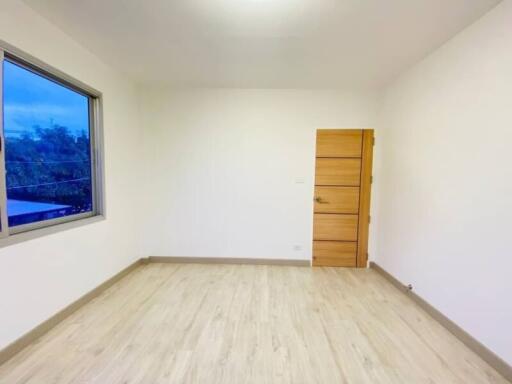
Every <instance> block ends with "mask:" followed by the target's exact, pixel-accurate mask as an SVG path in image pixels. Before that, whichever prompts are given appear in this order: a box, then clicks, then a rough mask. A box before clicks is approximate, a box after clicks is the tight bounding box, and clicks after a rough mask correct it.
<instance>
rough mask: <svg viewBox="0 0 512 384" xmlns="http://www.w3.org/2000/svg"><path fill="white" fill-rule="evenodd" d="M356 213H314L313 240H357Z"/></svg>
mask: <svg viewBox="0 0 512 384" xmlns="http://www.w3.org/2000/svg"><path fill="white" fill-rule="evenodd" d="M357 219H358V217H357V215H338V214H326V213H315V216H314V225H313V240H342V241H357Z"/></svg>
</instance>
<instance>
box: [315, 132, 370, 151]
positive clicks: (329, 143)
mask: <svg viewBox="0 0 512 384" xmlns="http://www.w3.org/2000/svg"><path fill="white" fill-rule="evenodd" d="M362 140H363V131H362V130H361V129H319V130H317V131H316V157H361V145H362Z"/></svg>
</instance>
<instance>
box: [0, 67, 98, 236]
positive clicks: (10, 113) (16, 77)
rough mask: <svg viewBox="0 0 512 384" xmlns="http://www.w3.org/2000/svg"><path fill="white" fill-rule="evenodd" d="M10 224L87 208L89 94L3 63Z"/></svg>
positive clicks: (89, 200) (89, 199) (89, 186)
mask: <svg viewBox="0 0 512 384" xmlns="http://www.w3.org/2000/svg"><path fill="white" fill-rule="evenodd" d="M3 71H4V89H3V91H4V138H5V168H6V179H7V180H6V183H7V214H8V222H9V226H17V225H22V224H28V223H34V222H38V221H43V220H49V219H55V218H58V217H63V216H69V215H75V214H79V213H83V212H90V211H92V180H91V153H90V133H89V98H88V97H86V96H84V95H82V94H80V93H78V92H76V91H73V90H71V89H69V88H67V87H64V86H62V85H60V84H58V83H56V82H54V81H52V80H49V79H47V78H45V77H43V76H41V75H39V74H37V73H35V72H32V71H30V70H28V69H26V68H24V67H22V66H20V65H18V64H15V63H13V62H10V61H8V60H5V61H4V66H3Z"/></svg>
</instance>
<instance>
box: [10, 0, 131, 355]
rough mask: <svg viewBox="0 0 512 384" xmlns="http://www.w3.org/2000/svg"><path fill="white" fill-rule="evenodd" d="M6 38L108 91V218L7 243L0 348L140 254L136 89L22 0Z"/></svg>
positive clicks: (12, 8)
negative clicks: (10, 244)
mask: <svg viewBox="0 0 512 384" xmlns="http://www.w3.org/2000/svg"><path fill="white" fill-rule="evenodd" d="M0 39H2V40H4V41H6V42H8V43H10V44H12V45H14V46H16V47H18V48H19V49H22V50H24V51H26V52H28V53H30V54H32V55H34V56H36V57H37V58H39V59H41V60H43V61H45V62H47V63H48V64H50V65H52V66H54V67H57V68H58V69H60V70H62V71H64V72H66V73H68V74H69V75H71V76H73V77H75V78H77V79H79V80H81V81H83V82H85V83H87V84H89V85H90V86H92V87H94V88H96V89H98V90H100V91H102V92H103V94H104V130H105V153H106V167H105V168H106V197H107V202H106V203H107V204H106V206H107V219H106V220H104V221H102V222H98V223H94V224H90V225H86V226H83V227H80V228H75V229H71V230H68V231H66V232H61V233H57V234H53V235H50V236H45V237H41V238H38V239H35V240H31V241H27V242H23V243H20V244H17V245H12V246H8V247H5V248H1V249H0V314H1V315H0V349H1V348H3V347H5V346H6V345H8V344H9V343H10V342H12V341H14V340H15V339H17V338H18V337H20V336H21V335H22V334H24V333H25V332H27V331H29V330H30V329H32V328H33V327H35V326H36V325H38V324H40V323H41V322H42V321H44V320H46V319H47V318H48V317H50V316H51V315H53V314H55V313H56V312H57V311H59V310H60V309H62V308H63V307H65V306H66V305H68V304H69V303H71V302H72V301H73V300H75V299H77V298H78V297H80V296H81V295H83V294H84V293H86V292H87V291H89V290H90V289H92V288H94V287H96V286H97V285H98V284H100V283H102V282H103V281H105V280H106V279H107V278H109V277H110V276H112V275H114V274H115V273H117V272H119V271H120V270H121V269H123V268H124V267H126V266H127V265H129V264H130V263H132V262H133V261H135V260H136V259H138V258H139V257H140V256H141V254H140V252H139V251H140V247H139V239H138V236H137V234H138V232H139V227H138V224H139V223H138V212H137V210H136V207H137V205H138V204H137V199H138V198H139V194H138V183H137V179H138V172H139V171H138V169H137V162H135V161H134V158H136V157H137V155H138V152H137V151H138V147H139V143H140V137H139V136H140V135H139V124H138V110H137V109H138V103H137V100H136V94H135V92H134V89H133V88H132V86H130V84H129V83H128V82H127V81H126V79H124V78H122V77H120V76H119V75H118V74H117V73H115V72H114V71H112V70H111V69H109V68H108V67H107V66H105V65H104V64H102V63H101V62H100V61H99V60H98V59H97V58H96V57H94V56H93V55H92V54H90V53H89V52H88V51H86V50H84V49H83V48H81V47H80V46H78V45H77V44H76V43H74V42H73V41H72V40H71V39H70V38H68V37H67V36H66V35H65V34H64V33H62V32H61V31H60V30H58V29H56V28H55V27H53V26H52V25H50V24H49V23H48V22H46V21H45V20H44V19H42V18H41V17H39V16H38V15H37V14H35V13H34V12H33V11H32V10H30V9H29V8H28V7H26V6H25V5H24V4H23V3H21V2H19V1H15V0H2V6H1V8H0Z"/></svg>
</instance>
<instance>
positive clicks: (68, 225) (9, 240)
mask: <svg viewBox="0 0 512 384" xmlns="http://www.w3.org/2000/svg"><path fill="white" fill-rule="evenodd" d="M103 220H105V216H103V215H96V216H92V217H87V218H84V219H78V220H73V221H68V222H65V223H61V224H55V225H51V226H48V227H44V228H38V229H33V230H31V231H27V232H21V233H16V234H11V235H10V236H7V237H5V238H2V239H0V248H4V247H8V246H11V245H14V244H18V243H22V242H24V241H29V240H33V239H37V238H39V237H44V236H48V235H53V234H55V233H58V232H64V231H67V230H70V229H73V228H78V227H82V226H84V225H89V224H94V223H97V222H100V221H103Z"/></svg>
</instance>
